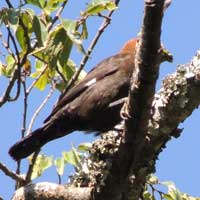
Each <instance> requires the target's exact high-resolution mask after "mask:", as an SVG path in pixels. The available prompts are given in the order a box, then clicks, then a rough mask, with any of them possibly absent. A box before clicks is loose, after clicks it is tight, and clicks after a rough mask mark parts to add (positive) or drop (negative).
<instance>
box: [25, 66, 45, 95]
mask: <svg viewBox="0 0 200 200" xmlns="http://www.w3.org/2000/svg"><path fill="white" fill-rule="evenodd" d="M47 69H48V65H47V64H46V66H45V67H44V69H43V70H42V71H41V73H40V75H39V76H38V77H37V78H36V79H35V80H34V81H33V82H32V84H31V85H30V86H29V88H28V89H27V90H26V93H28V94H29V93H30V92H31V90H32V89H33V87H34V85H35V84H36V83H37V82H38V80H39V79H40V77H41V76H42V75H43V74H44V73H45V72H46V70H47Z"/></svg>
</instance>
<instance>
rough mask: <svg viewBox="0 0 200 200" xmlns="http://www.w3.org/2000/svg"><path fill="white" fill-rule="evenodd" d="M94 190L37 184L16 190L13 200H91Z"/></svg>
mask: <svg viewBox="0 0 200 200" xmlns="http://www.w3.org/2000/svg"><path fill="white" fill-rule="evenodd" d="M91 191H92V188H75V187H67V186H66V187H65V186H63V185H58V184H55V183H48V182H42V183H36V184H30V185H27V186H26V187H21V188H20V189H18V190H16V192H15V194H14V196H13V198H12V200H25V199H43V200H49V199H51V200H60V199H62V200H89V199H90V196H91Z"/></svg>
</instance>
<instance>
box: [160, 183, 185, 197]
mask: <svg viewBox="0 0 200 200" xmlns="http://www.w3.org/2000/svg"><path fill="white" fill-rule="evenodd" d="M161 184H163V185H165V186H167V187H168V195H169V197H172V199H173V200H182V197H181V192H180V191H179V190H178V189H177V188H176V186H175V184H174V183H173V182H170V181H168V182H167V181H166V182H162V183H161ZM169 197H168V198H169ZM169 199H170V198H169Z"/></svg>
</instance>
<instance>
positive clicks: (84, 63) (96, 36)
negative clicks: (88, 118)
mask: <svg viewBox="0 0 200 200" xmlns="http://www.w3.org/2000/svg"><path fill="white" fill-rule="evenodd" d="M119 1H120V0H116V1H115V4H116V5H118V4H119ZM113 12H114V10H112V11H110V12H109V13H108V15H107V16H106V17H104V20H103V22H102V24H101V25H100V27H99V29H98V31H97V33H96V35H95V36H94V38H93V40H92V42H91V43H90V45H89V47H88V50H87V52H86V55H85V56H84V57H83V59H82V60H81V62H80V66H79V68H78V70H77V71H76V72H75V74H74V75H73V77H72V78H71V80H70V81H69V82H68V85H67V87H66V89H65V90H64V93H66V92H67V91H68V90H69V89H70V88H71V87H72V86H73V84H74V83H75V81H76V80H77V78H78V76H79V75H80V73H81V71H82V70H83V68H84V66H85V65H86V63H87V61H88V59H89V57H90V55H91V53H92V50H93V49H94V47H95V45H96V44H97V42H98V40H99V38H100V37H101V35H102V33H103V32H104V30H105V29H106V27H107V26H108V25H109V24H110V17H111V16H112V14H113Z"/></svg>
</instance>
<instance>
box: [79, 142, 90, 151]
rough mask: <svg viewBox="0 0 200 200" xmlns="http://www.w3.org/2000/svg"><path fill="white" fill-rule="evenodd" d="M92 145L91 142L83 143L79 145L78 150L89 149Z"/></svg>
mask: <svg viewBox="0 0 200 200" xmlns="http://www.w3.org/2000/svg"><path fill="white" fill-rule="evenodd" d="M91 147H92V144H91V143H89V142H88V143H82V144H79V145H78V150H80V151H89V150H90V149H91Z"/></svg>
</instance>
